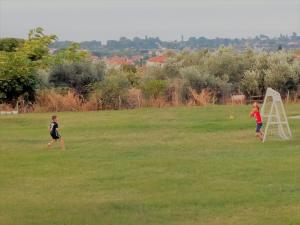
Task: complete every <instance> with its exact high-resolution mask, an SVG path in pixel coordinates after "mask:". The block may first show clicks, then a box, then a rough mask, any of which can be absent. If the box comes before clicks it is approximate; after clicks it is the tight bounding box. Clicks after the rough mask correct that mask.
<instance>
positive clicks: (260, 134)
mask: <svg viewBox="0 0 300 225" xmlns="http://www.w3.org/2000/svg"><path fill="white" fill-rule="evenodd" d="M250 117H255V120H256V137H258V138H259V139H260V140H261V141H262V140H263V139H264V133H263V132H262V131H261V128H262V126H263V122H262V118H261V115H260V112H259V105H258V104H257V102H254V103H253V108H252V111H251V112H250Z"/></svg>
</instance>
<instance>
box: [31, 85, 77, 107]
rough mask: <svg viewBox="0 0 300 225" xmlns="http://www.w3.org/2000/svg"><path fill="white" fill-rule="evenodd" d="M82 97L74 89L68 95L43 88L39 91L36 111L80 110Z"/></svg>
mask: <svg viewBox="0 0 300 225" xmlns="http://www.w3.org/2000/svg"><path fill="white" fill-rule="evenodd" d="M81 106H82V99H81V98H80V97H79V96H78V95H76V93H75V92H74V91H71V90H70V91H68V93H67V94H66V95H63V94H60V93H58V92H56V91H54V90H42V91H39V92H38V93H37V96H36V103H35V112H61V111H80V110H81Z"/></svg>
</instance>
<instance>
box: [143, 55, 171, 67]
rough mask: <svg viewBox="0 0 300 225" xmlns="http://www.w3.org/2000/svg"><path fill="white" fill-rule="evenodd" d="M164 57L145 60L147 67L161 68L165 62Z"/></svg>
mask: <svg viewBox="0 0 300 225" xmlns="http://www.w3.org/2000/svg"><path fill="white" fill-rule="evenodd" d="M166 59H167V58H166V57H165V56H162V55H161V56H155V57H152V58H149V59H148V60H147V66H163V65H164V63H165V62H166Z"/></svg>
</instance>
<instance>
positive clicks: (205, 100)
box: [188, 88, 214, 106]
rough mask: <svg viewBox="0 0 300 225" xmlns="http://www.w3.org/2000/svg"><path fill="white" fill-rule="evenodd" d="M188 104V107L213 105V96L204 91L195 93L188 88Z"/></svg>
mask: <svg viewBox="0 0 300 225" xmlns="http://www.w3.org/2000/svg"><path fill="white" fill-rule="evenodd" d="M189 92H190V93H189V95H190V97H189V102H188V105H200V106H203V105H208V104H212V103H214V94H213V93H212V92H210V91H208V90H206V89H203V90H202V91H201V92H200V93H197V92H196V91H195V90H194V89H192V88H189Z"/></svg>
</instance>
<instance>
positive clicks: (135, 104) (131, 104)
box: [127, 88, 143, 108]
mask: <svg viewBox="0 0 300 225" xmlns="http://www.w3.org/2000/svg"><path fill="white" fill-rule="evenodd" d="M127 101H128V108H140V107H141V106H142V104H143V98H142V91H141V90H140V89H137V88H131V89H129V90H128V94H127Z"/></svg>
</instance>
